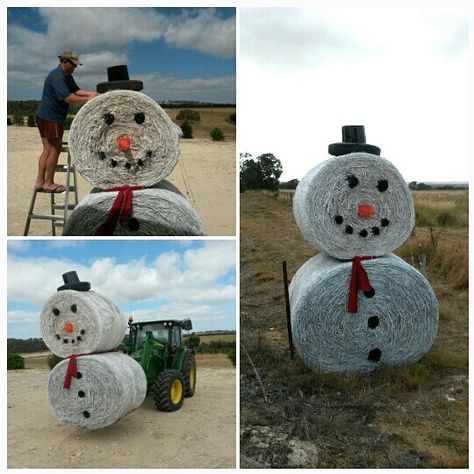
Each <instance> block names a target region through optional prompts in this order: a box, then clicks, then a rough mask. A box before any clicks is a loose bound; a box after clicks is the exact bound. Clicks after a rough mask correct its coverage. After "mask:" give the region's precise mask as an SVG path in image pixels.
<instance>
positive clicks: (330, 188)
mask: <svg viewBox="0 0 474 474" xmlns="http://www.w3.org/2000/svg"><path fill="white" fill-rule="evenodd" d="M364 207H365V208H366V209H370V212H373V210H374V211H375V212H374V213H373V214H372V215H370V216H368V215H364V216H361V215H359V213H360V212H361V209H362V210H363V209H364ZM293 213H294V216H295V220H296V223H297V224H298V227H299V228H300V230H301V233H302V234H303V236H304V238H305V239H306V240H307V241H308V242H310V243H311V244H313V245H314V246H315V247H316V248H318V249H319V250H322V251H324V252H326V253H327V254H329V255H331V256H332V257H335V258H339V259H351V258H353V257H355V256H380V255H385V254H387V253H389V252H392V251H393V250H395V249H396V248H397V247H399V246H400V245H401V244H403V242H405V240H406V239H407V238H408V237H409V236H410V233H411V231H412V229H413V226H414V223H415V211H414V205H413V199H412V196H411V193H410V190H409V188H408V186H407V185H406V183H405V181H404V179H403V177H402V176H401V175H400V173H399V172H398V170H397V169H396V168H395V167H394V166H393V165H392V164H391V163H390V162H389V161H387V160H385V159H384V158H381V157H380V156H376V155H372V154H370V153H365V152H357V153H350V154H347V155H342V156H337V157H334V158H330V159H329V160H327V161H325V162H323V163H321V164H320V165H318V166H316V167H315V168H313V169H312V170H311V171H310V172H309V173H308V174H307V175H306V176H305V177H304V178H303V179H302V180H301V182H300V183H299V184H298V187H297V188H296V192H295V195H294V199H293Z"/></svg>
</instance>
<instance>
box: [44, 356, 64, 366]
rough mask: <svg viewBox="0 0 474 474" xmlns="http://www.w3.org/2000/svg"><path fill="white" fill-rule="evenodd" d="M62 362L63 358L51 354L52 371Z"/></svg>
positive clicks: (49, 358)
mask: <svg viewBox="0 0 474 474" xmlns="http://www.w3.org/2000/svg"><path fill="white" fill-rule="evenodd" d="M62 360H64V359H63V358H62V357H59V356H57V355H56V354H51V355H50V356H49V357H48V367H49V368H50V370H53V369H54V367H55V366H56V365H57V364H59V363H60V362H61V361H62Z"/></svg>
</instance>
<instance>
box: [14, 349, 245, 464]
mask: <svg viewBox="0 0 474 474" xmlns="http://www.w3.org/2000/svg"><path fill="white" fill-rule="evenodd" d="M46 356H47V354H36V355H35V354H30V355H28V357H27V358H26V367H27V368H26V369H25V370H10V371H8V467H9V468H162V469H163V468H188V469H196V468H232V467H235V429H236V419H235V395H236V394H235V367H233V366H232V365H231V363H230V361H229V360H228V359H227V357H226V356H225V355H224V354H217V355H209V354H206V355H203V356H200V355H198V356H197V366H198V372H197V387H196V393H195V395H194V396H193V397H192V398H186V399H185V402H184V405H183V407H182V408H181V410H178V411H176V412H173V413H165V412H159V411H157V410H156V408H155V405H154V403H153V400H152V399H151V397H150V396H147V398H146V400H145V402H144V403H143V405H141V406H140V407H139V408H138V409H137V410H135V411H133V412H132V413H129V414H128V415H126V416H125V417H123V418H121V419H120V420H119V421H117V422H116V423H115V424H113V425H112V426H109V427H107V428H103V429H100V430H93V431H88V430H83V429H78V428H73V427H70V426H67V425H64V424H62V423H61V422H60V421H59V420H58V419H56V418H55V417H54V415H53V413H52V412H51V410H50V408H49V406H48V400H47V388H46V387H47V381H48V374H49V370H48V369H45V368H44V366H45V361H46ZM28 367H31V368H28Z"/></svg>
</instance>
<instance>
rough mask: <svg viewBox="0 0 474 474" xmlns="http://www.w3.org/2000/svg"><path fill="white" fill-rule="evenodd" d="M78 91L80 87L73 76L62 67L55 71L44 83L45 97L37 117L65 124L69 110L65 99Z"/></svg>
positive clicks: (42, 99)
mask: <svg viewBox="0 0 474 474" xmlns="http://www.w3.org/2000/svg"><path fill="white" fill-rule="evenodd" d="M77 90H79V86H78V85H77V84H76V82H75V81H74V79H73V77H72V75H71V74H66V73H65V72H64V71H63V70H62V69H61V66H58V67H57V68H55V69H53V70H52V71H51V72H50V73H49V74H48V77H47V78H46V80H45V81H44V88H43V97H42V98H41V103H40V105H39V107H38V110H37V112H36V115H37V116H38V117H41V118H42V119H45V120H49V121H50V122H60V123H63V122H64V121H65V120H66V117H67V111H68V109H69V104H68V103H67V102H65V101H64V99H65V98H66V97H68V96H69V95H71V94H72V93H73V92H76V91H77Z"/></svg>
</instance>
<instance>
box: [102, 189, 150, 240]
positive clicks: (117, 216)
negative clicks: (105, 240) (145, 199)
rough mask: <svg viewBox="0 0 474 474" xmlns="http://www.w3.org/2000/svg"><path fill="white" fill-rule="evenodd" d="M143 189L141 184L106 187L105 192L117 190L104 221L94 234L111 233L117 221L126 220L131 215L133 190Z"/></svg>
mask: <svg viewBox="0 0 474 474" xmlns="http://www.w3.org/2000/svg"><path fill="white" fill-rule="evenodd" d="M139 189H145V188H144V187H143V186H115V187H113V188H109V189H106V190H105V191H106V192H112V191H118V194H117V197H116V198H115V201H114V203H113V204H112V207H111V208H110V211H109V213H108V215H107V218H106V219H105V222H104V223H103V224H102V225H100V226H99V227H98V228H97V229H96V231H95V234H94V235H113V234H114V230H115V226H116V225H117V221H120V222H122V223H123V222H127V221H128V219H130V216H131V215H132V199H133V191H137V190H139Z"/></svg>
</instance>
